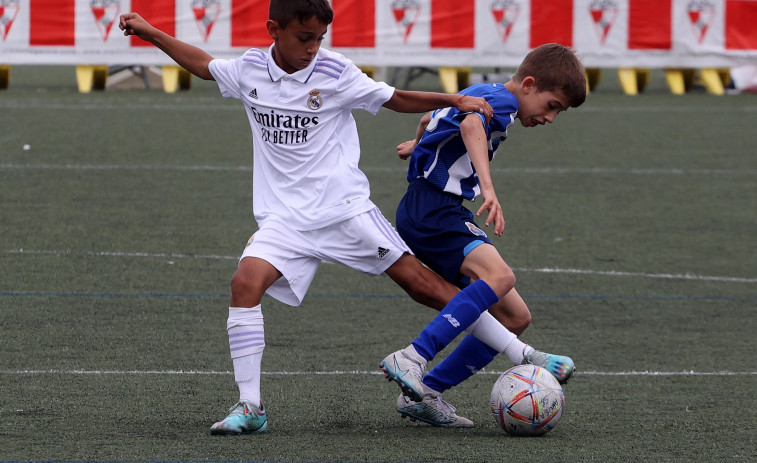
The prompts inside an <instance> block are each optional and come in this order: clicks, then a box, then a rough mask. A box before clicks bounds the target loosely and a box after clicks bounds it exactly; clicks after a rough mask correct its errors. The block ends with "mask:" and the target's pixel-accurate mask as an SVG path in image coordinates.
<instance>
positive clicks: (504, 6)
mask: <svg viewBox="0 0 757 463" xmlns="http://www.w3.org/2000/svg"><path fill="white" fill-rule="evenodd" d="M490 9H491V12H492V16H494V24H495V25H496V26H497V32H498V34H499V37H500V38H501V39H502V43H507V39H508V38H509V37H510V32H512V30H513V25H515V23H516V22H517V21H518V16H520V3H518V2H517V1H515V0H494V1H493V2H492V3H491V5H490Z"/></svg>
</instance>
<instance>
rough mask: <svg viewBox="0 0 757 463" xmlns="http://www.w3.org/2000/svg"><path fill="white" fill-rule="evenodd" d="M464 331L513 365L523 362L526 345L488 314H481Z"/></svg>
mask: <svg viewBox="0 0 757 463" xmlns="http://www.w3.org/2000/svg"><path fill="white" fill-rule="evenodd" d="M465 331H466V332H468V333H469V334H472V335H473V336H475V337H477V338H478V339H480V340H481V341H483V342H484V343H486V344H488V345H489V346H490V347H492V348H493V349H495V350H497V351H498V352H502V353H504V354H505V355H507V358H509V359H510V361H511V362H513V365H520V364H521V363H522V362H523V349H525V347H526V344H525V343H524V342H523V341H521V340H520V339H518V336H516V335H515V333H513V332H511V331H510V330H508V329H507V328H505V327H504V325H502V324H501V323H500V322H499V321H498V320H497V319H496V318H494V316H493V315H492V314H490V313H489V312H484V313H482V314H481V316H480V317H479V318H478V320H476V321H475V322H474V323H473V324H472V325H471V326H469V327H468V329H466V330H465Z"/></svg>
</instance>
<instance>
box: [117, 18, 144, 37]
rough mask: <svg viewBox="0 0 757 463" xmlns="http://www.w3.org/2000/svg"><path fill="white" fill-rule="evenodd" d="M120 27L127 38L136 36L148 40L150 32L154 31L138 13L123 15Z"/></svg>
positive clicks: (119, 23)
mask: <svg viewBox="0 0 757 463" xmlns="http://www.w3.org/2000/svg"><path fill="white" fill-rule="evenodd" d="M118 27H119V28H120V29H121V30H122V31H124V35H125V36H127V37H128V36H130V35H136V36H137V37H139V38H140V39H143V40H148V37H147V36H148V31H149V30H150V29H152V26H151V25H150V23H148V22H147V21H145V20H144V19H143V18H142V16H140V15H138V14H137V13H126V14H122V15H121V18H120V21H119V22H118Z"/></svg>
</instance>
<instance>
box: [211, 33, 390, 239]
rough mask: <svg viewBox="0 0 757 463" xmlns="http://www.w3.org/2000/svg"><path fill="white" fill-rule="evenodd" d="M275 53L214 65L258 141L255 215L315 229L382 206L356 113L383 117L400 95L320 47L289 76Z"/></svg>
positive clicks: (255, 147)
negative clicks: (375, 197)
mask: <svg viewBox="0 0 757 463" xmlns="http://www.w3.org/2000/svg"><path fill="white" fill-rule="evenodd" d="M272 48H273V45H272V46H271V48H269V50H268V53H265V52H263V51H261V50H258V49H250V50H248V51H247V52H246V53H245V54H244V55H243V56H240V57H239V58H237V59H234V60H224V59H215V60H213V61H211V63H210V72H211V74H212V75H213V77H214V78H215V80H216V81H217V82H218V86H219V88H220V90H221V94H222V95H223V96H224V97H225V98H237V99H240V100H242V102H243V103H244V106H245V110H246V111H247V117H248V118H249V120H250V127H251V129H252V135H253V137H252V139H253V153H254V155H253V159H254V160H253V183H252V185H253V201H252V204H253V214H254V215H255V219H256V220H257V221H258V224H260V223H262V222H263V221H265V220H266V218H271V217H276V218H280V219H283V220H284V221H285V222H286V223H288V224H290V225H291V226H292V227H293V228H296V229H299V230H314V229H317V228H321V227H323V226H326V225H329V224H332V223H335V222H338V221H341V220H344V219H347V218H349V217H353V216H355V215H356V214H359V213H362V212H366V211H368V210H370V209H371V208H373V207H375V206H374V205H373V203H372V202H371V200H370V198H369V197H370V188H369V185H368V179H367V178H366V176H365V174H363V172H361V171H360V169H359V168H358V161H359V159H360V143H359V140H358V133H357V127H356V125H355V120H354V119H353V117H352V114H351V110H352V109H356V108H359V109H364V110H366V111H368V112H370V113H372V114H376V113H377V112H378V110H379V109H380V108H381V106H382V105H383V104H384V103H386V102H387V101H388V100H389V99H390V98H391V97H392V95H393V93H394V88H393V87H390V86H389V85H387V84H385V83H383V82H376V81H374V80H372V79H371V78H369V77H368V76H366V75H365V74H364V73H363V72H362V71H360V69H358V67H357V66H355V65H354V63H353V62H352V61H350V60H349V59H347V58H345V57H344V56H343V55H341V54H339V53H335V52H332V51H330V50H326V49H323V48H321V49H320V51H319V52H318V55H317V57H316V59H315V60H313V62H311V63H310V66H308V67H307V68H306V69H303V70H301V71H298V72H295V73H293V74H287V73H286V72H284V71H283V70H282V69H281V68H279V67H278V66H277V65H276V63H275V62H274V60H273V57H272V55H271V52H272Z"/></svg>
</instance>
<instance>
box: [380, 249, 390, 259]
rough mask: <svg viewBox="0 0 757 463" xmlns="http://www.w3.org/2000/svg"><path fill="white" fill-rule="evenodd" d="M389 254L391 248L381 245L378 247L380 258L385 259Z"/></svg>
mask: <svg viewBox="0 0 757 463" xmlns="http://www.w3.org/2000/svg"><path fill="white" fill-rule="evenodd" d="M387 254H389V250H388V249H386V248H382V247H381V246H379V248H378V258H379V259H383V258H384V257H386V255H387Z"/></svg>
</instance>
